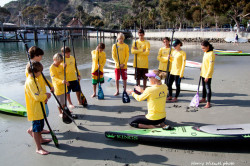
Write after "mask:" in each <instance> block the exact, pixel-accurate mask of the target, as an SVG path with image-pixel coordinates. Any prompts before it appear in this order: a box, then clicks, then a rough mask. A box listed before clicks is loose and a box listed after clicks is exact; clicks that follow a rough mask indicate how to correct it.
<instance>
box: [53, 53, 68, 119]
mask: <svg viewBox="0 0 250 166" xmlns="http://www.w3.org/2000/svg"><path fill="white" fill-rule="evenodd" d="M53 61H54V62H53V64H52V65H51V66H50V68H49V70H50V76H51V80H52V84H53V86H54V87H55V95H56V97H57V99H58V101H59V102H60V104H61V105H62V107H63V108H64V107H65V95H66V94H65V86H64V84H66V85H67V86H69V83H68V82H67V81H66V80H64V66H63V65H62V64H61V63H62V61H63V56H62V55H61V54H59V53H56V54H55V55H54V56H53ZM65 66H66V65H65ZM67 91H68V89H67V87H66V93H67ZM57 107H58V110H59V116H60V117H61V118H62V113H63V112H62V110H61V108H60V106H59V105H58V106H57Z"/></svg>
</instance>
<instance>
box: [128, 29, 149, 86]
mask: <svg viewBox="0 0 250 166" xmlns="http://www.w3.org/2000/svg"><path fill="white" fill-rule="evenodd" d="M144 35H145V33H144V30H143V29H139V31H138V36H139V39H138V40H136V41H135V42H134V43H133V45H132V49H131V53H132V54H135V56H134V64H133V67H134V68H135V73H136V74H135V79H136V85H137V86H140V80H141V79H143V89H146V86H147V77H146V76H145V74H146V73H148V56H149V53H150V43H149V42H148V41H147V40H145V39H144Z"/></svg>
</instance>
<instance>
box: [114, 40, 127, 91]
mask: <svg viewBox="0 0 250 166" xmlns="http://www.w3.org/2000/svg"><path fill="white" fill-rule="evenodd" d="M115 46H116V52H117V57H118V63H119V68H120V74H121V78H122V69H121V64H120V58H119V51H118V47H117V44H115ZM122 80H123V78H122ZM123 90H125V88H124V84H123Z"/></svg>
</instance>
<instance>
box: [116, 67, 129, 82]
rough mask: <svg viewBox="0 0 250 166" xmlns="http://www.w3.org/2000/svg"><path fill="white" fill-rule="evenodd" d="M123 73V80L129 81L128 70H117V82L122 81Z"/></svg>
mask: <svg viewBox="0 0 250 166" xmlns="http://www.w3.org/2000/svg"><path fill="white" fill-rule="evenodd" d="M120 71H122V79H123V80H127V69H121V70H120V69H115V80H120V76H121V72H120Z"/></svg>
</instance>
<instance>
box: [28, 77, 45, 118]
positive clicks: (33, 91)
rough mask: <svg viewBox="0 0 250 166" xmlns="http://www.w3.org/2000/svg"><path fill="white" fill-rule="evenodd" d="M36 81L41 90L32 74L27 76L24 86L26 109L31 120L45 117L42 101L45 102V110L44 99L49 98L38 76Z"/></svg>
mask: <svg viewBox="0 0 250 166" xmlns="http://www.w3.org/2000/svg"><path fill="white" fill-rule="evenodd" d="M36 83H37V86H38V89H39V90H40V91H38V89H37V86H36V84H35V81H34V78H33V77H32V76H28V77H27V79H26V81H25V86H24V92H25V101H26V109H27V115H28V120H29V121H34V120H41V119H44V116H43V112H42V108H41V104H40V102H42V103H43V108H44V111H45V104H44V101H45V100H46V99H47V95H46V94H45V91H42V88H41V86H40V84H39V82H38V79H37V78H36ZM45 113H46V111H45Z"/></svg>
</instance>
